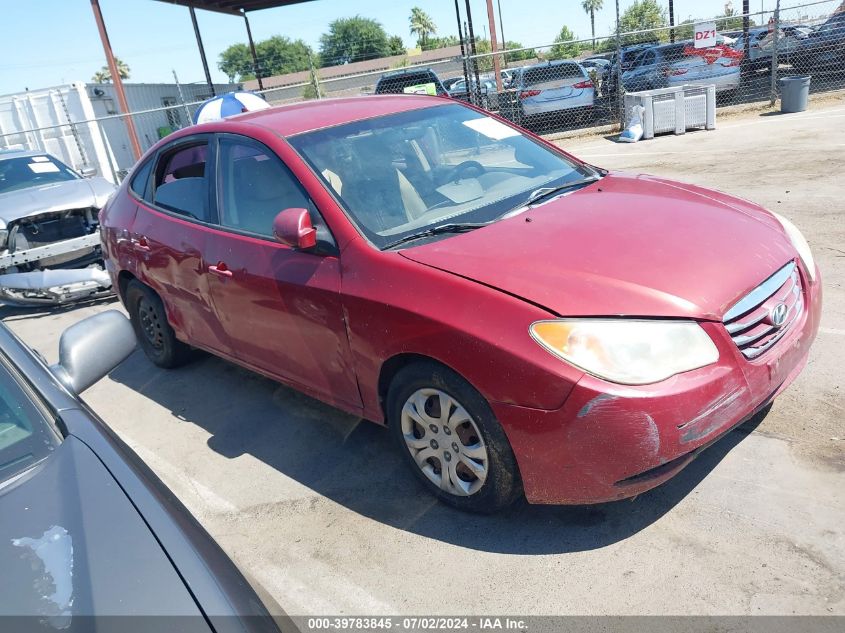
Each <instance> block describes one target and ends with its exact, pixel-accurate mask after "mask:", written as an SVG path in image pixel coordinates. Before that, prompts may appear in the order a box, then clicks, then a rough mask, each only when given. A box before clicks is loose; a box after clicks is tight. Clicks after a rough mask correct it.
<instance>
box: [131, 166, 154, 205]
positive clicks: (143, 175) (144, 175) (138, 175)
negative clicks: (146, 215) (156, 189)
mask: <svg viewBox="0 0 845 633" xmlns="http://www.w3.org/2000/svg"><path fill="white" fill-rule="evenodd" d="M152 170H153V161H152V159H151V160H148V161H147V162H146V163H144V164H143V165H141V166H140V167H138V169H136V170H135V173H134V174H133V175H132V180H131V181H130V182H129V188H130V189H131V190H132V191H134V192H135V195H137V196H138V197H139V198H141V199H142V200H144V199H146V198H145V196H146V194H147V186H148V184H149V182H150V172H151V171H152Z"/></svg>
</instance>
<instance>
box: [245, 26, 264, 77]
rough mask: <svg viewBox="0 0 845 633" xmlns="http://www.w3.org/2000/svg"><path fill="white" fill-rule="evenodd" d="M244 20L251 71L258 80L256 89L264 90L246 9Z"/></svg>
mask: <svg viewBox="0 0 845 633" xmlns="http://www.w3.org/2000/svg"><path fill="white" fill-rule="evenodd" d="M244 22H245V23H246V36H247V39H249V50H250V52H251V53H252V71H253V73H255V78H256V79H257V80H258V89H259V90H264V82H263V81H261V67H260V66H259V65H258V55H257V54H256V52H255V42H253V41H252V29H251V28H249V18H248V17H246V11H244Z"/></svg>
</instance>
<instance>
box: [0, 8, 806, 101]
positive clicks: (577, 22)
mask: <svg viewBox="0 0 845 633" xmlns="http://www.w3.org/2000/svg"><path fill="white" fill-rule="evenodd" d="M633 1H634V0H620V6H621V9H622V10H623V11H624V10H625V8H626V7H628V6H629V5H631V4H632V3H633ZM658 1H659V2H660V3H661V4H663V5H664V6H666V5H668V2H666V0H658ZM464 2H465V0H460V2H459V4H460V6H461V11H462V13H463V11H464ZM493 2H494V6H495V5H496V3H497V0H493ZM498 2H499V3H500V4H501V11H502V23H503V25H504V33H505V36H506V37H507V39H508V40H509V41H510V40H515V41H519V42H521V43H523V44H524V45H526V46H542V45H546V44H550V43H551V42H552V41H553V40H554V38H555V36H556V35H557V33H558V32H559V31H560V29H561V27H562V26H563V25H564V24H565V25H567V26H569V28H570V29H572V31H574V32H575V33H576V34H577V35H578V37H579V38H585V39H586V38H588V37H590V19H589V16H588V15H587V14H586V13H584V11H583V10H582V9H581V2H580V0H498ZM470 4H471V8H472V17H473V25H474V28H475V32H476V35H479V36H484V35H485V34H486V29H487V24H488V20H487V8H486V1H485V0H471V2H470ZM774 4H775V0H751V8H752V11H759V10H760V8H761V6H762V7H764V8H765V9H766V10H767V11H769V10H771V9H772V8H773V7H774ZM783 4H799V0H792V1H791V2H790V1H785V2H783ZM100 6H101V8H102V11H103V16H104V18H105V22H106V27H107V29H108V31H109V39H110V41H111V44H112V48H113V50H114V52H115V54H116V55H117V56H118V57H120V58H121V59H123V60H124V61H125V62H126V63H127V64H128V65H129V67H130V69H131V77H130V80H129V81H132V82H145V83H155V82H166V83H170V82H172V81H173V71H176V73H177V75H178V77H179V81H180V82H181V83H197V82H202V81H203V80H204V75H203V70H202V63H201V61H200V56H199V53H198V51H197V46H196V41H195V39H194V32H193V27H192V26H191V19H190V14H189V12H188V9H186V8H185V7H180V6H175V5H170V4H166V3H163V2H157V1H154V0H100ZM413 6H420V7H422V8H423V10H425V11H426V12H427V13H428V14H429V15H431V17H432V18H433V19H434V22H435V24H436V25H437V27H438V34H440V35H456V34H457V20H456V18H455V2H454V0H355V1H354V2H350V1H349V0H315V1H313V2H306V3H303V4H300V5H294V6H289V7H281V8H278V9H268V10H264V11H257V12H254V13H252V14H251V15H250V26H251V27H252V33H253V37H254V38H255V40H256V41H258V40H261V39H265V38H267V37H270V36H272V35H284V36H287V37H289V38H291V39H298V38H301V39H302V40H304V41H305V42H306V43H307V44H309V45H311V46H312V47H313V48H314V49H315V50H317V49H318V47H319V40H320V35H321V34H322V33H324V32H325V31H326V30H327V25H328V24H329V22H331V21H332V20H334V19H336V18H340V17H351V16H353V15H356V14H357V15H361V16H362V17H369V18H375V19H377V20H378V21H380V22H381V24H382V26H384V28H385V29H386V31H387V32H388V34H389V35H399V36H401V37H402V38H403V40H404V41H405V44H406V46H408V47H411V46H413V45H414V44H415V40H414V38H412V36H411V35H410V33H409V32H408V16H409V15H410V12H411V7H413ZM614 6H615V0H605V2H604V8H603V9H602V10H601V11H600V12H599V13H598V14H597V15H596V34H597V35H607V34H608V33H610V31H611V30H612V25H613V22H614V19H615V9H614ZM724 6H725V0H675V11H676V13H677V16H676V21H678V22H680V21H682V20H685V19H687V18H707V17H712V16H713V15H717V14H721V13H722V12H723V11H724ZM734 6H736V7H738V8H741V6H742V1H741V0H734ZM0 9H1V10H2V15H3V27H4V28H3V37H2V38H0V94H10V93H15V92H20V91H23V90H25V89H26V88H30V89H35V88H46V87H49V86H55V85H59V84H63V83H70V82H73V81H84V82H88V81H90V80H91V76H92V75H93V74H94V73H95V72H96V71H97V70H99V69H100V68H101V67H102V66H103V65H104V64H105V56H104V54H103V50H102V46H101V44H100V38H99V35H98V33H97V27H96V23H95V22H94V16H93V13H92V11H91V5H90V2H89V1H88V0H0ZM197 19H198V22H199V26H200V32H201V34H202V38H203V44H204V45H205V50H206V56H207V58H208V62H209V66H210V68H211V72H212V79H213V80H214V81H220V82H225V81H226V77H225V75H224V74H223V73H222V72H220V71H219V70H218V69H217V60H218V57H219V55H220V53H221V51H223V50H224V49H225V48H226V47H227V46H229V45H230V44H233V43H236V42H246V30H245V27H244V22H243V20H242V19H241V18H239V17H236V16H229V15H223V14H216V13H212V12H207V11H198V12H197ZM496 19H497V23H498V15H496Z"/></svg>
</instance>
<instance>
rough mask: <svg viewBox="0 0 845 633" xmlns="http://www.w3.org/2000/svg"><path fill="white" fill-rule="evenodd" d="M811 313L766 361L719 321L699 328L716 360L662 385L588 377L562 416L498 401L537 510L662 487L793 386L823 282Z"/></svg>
mask: <svg viewBox="0 0 845 633" xmlns="http://www.w3.org/2000/svg"><path fill="white" fill-rule="evenodd" d="M803 292H804V300H805V306H806V309H805V310H804V312H803V314H801V316H800V317H799V319H798V320H797V321H796V322H794V323H792V324H791V326H790V330H789V331H788V332H787V333H786V334H785V335H784V336H783V337H782V338H781V339H780V340H779V341H778V342H777V343H776V344H775V345H774V346H773V347H772V348H771V349H769V350H768V351H767V352H766V353H764V354H762V355H761V356H760V357H759V358H756V359H754V360H747V359H746V358H745V357H744V356H743V355H742V353H741V352H740V351H739V349H738V348H737V347H736V345H735V344H734V342H733V341H732V340H731V338H730V337H729V336H728V334H727V332H726V330H725V328H724V326H723V325H722V324H721V323H712V322H706V323H702V327H704V329H705V330H706V331H707V333H708V334H709V335H710V336H711V337H712V339H713V341H714V342H715V343H716V346H717V347H718V349H719V361H718V362H717V363H715V364H713V365H710V366H708V367H703V368H701V369H698V370H694V371H690V372H686V373H683V374H678V375H676V376H673V377H672V378H669V379H668V380H665V381H663V382H660V383H658V384H655V385H644V386H625V385H616V384H612V383H608V382H606V381H603V380H601V379H599V378H596V377H594V376H590V375H584V376H583V377H582V378H581V380H579V382H578V383H577V384H576V385H575V387H574V388H573V389H572V391H571V393H570V395H569V397H568V398H567V400H566V402H565V403H564V405H563V406H562V407H561V408H560V409H558V410H556V411H545V410H539V409H529V408H525V407H519V406H515V405H510V404H503V403H495V402H494V403H491V405H492V407H493V410H494V412H495V414H496V416H497V418H498V419H499V420H500V421H501V423H502V426H503V427H504V429H505V432H506V433H507V435H508V439H509V440H510V442H511V446H512V447H513V450H514V454H515V455H516V459H517V462H518V464H519V468H520V474H521V476H522V482H523V487H524V489H525V495H526V497H527V499H528V501H529V502H531V503H561V504H582V503H600V502H604V501H613V500H616V499H623V498H626V497H632V496H634V495H637V494H640V493H642V492H644V491H646V490H649V489H651V488H654V487H655V486H658V485H660V484H661V483H663V482H664V481H666V480H667V479H669V478H671V477H672V476H673V475H675V474H677V473H678V472H679V471H680V470H681V469H683V468H684V467H685V466H686V465H687V464H688V463H689V462H690V461H692V459H693V458H694V457H695V455H696V454H697V453H698V452H700V450H701V449H703V448H705V447H706V446H707V445H709V444H711V443H712V442H714V441H715V440H717V439H718V438H719V437H720V436H722V435H724V434H725V433H727V432H728V431H729V430H731V429H732V428H733V427H735V426H737V425H738V424H740V423H741V422H743V421H745V420H747V419H748V418H749V417H751V416H752V415H753V414H754V413H755V412H757V411H759V410H760V409H761V408H762V407H764V406H765V405H766V404H767V403H768V402H770V401H771V400H772V398H774V397H775V396H777V395H778V394H779V393H780V392H781V391H783V390H784V389H786V387H787V386H789V384H790V383H791V382H792V381H793V380H794V379H795V377H796V376H797V375H798V374H799V373H800V371H801V369H802V368H803V367H804V365H805V364H806V362H807V356H808V353H809V348H810V344H811V343H812V341H813V339H814V338H815V336H816V333H817V331H818V327H819V319H820V316H821V284H820V280H819V279H816V281H815V282H814V283H812V284H811V283H808V282H807V280H806V279H805V280H804V290H803Z"/></svg>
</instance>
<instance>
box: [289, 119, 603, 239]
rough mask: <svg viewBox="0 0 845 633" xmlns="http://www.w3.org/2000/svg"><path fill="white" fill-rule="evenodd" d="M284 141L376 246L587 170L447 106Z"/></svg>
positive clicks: (481, 213)
mask: <svg viewBox="0 0 845 633" xmlns="http://www.w3.org/2000/svg"><path fill="white" fill-rule="evenodd" d="M290 142H291V144H292V145H293V146H294V148H295V149H296V150H297V151H298V152H299V153H300V155H302V156H303V157H304V158H305V160H306V161H307V162H308V163H309V164H310V165H311V166H312V168H313V169H314V170H315V171H316V172H317V173H318V174H319V175H320V176H321V177H322V179H323V180H324V182H325V184H326V186H327V188H328V189H329V190H330V191H332V192H333V193H334V194H335V195H336V197H337V198H338V199H339V200H340V202H341V203H342V205H343V206H344V207H345V209H346V211H347V214H348V215H349V217H350V219H351V220H352V221H353V223H354V224H355V225H356V226H357V227H358V229H359V230H360V231H361V232H362V233H364V234H365V235H366V236H367V238H368V239H369V240H370V241H371V242H372V243H373V244H375V245H376V246H377V247H378V248H384V247H386V246H388V245H390V244H395V243H396V242H397V241H399V240H401V239H402V238H404V237H407V236H411V235H414V234H417V233H421V232H423V231H426V230H427V229H431V228H434V227H437V226H440V225H443V224H446V223H485V222H490V221H493V220H496V219H497V218H499V217H501V216H502V215H503V214H506V213H507V212H508V211H510V210H511V209H513V208H514V207H515V206H518V205H519V203H520V201H522V200H528V199H529V198H530V197H531V194H532V192H535V191H536V190H537V189H538V188H540V187H549V186H552V187H558V186H564V185H566V183H568V182H573V183H575V182H577V181H581V180H583V179H584V178H587V177H589V176H592V175H594V170H593V169H592V168H590V167H588V166H586V165H582V164H579V163H576V162H575V161H573V160H570V159H568V158H567V157H566V156H564V155H563V154H562V153H558V152H555V151H553V150H551V149H549V148H547V147H545V146H543V145H541V144H540V143H538V142H536V141H534V140H532V139H531V138H529V137H528V136H525V135H524V134H523V133H522V132H520V131H519V130H518V129H517V128H514V127H511V126H509V125H506V124H505V123H502V122H500V121H498V120H496V119H493V118H491V117H488V116H485V115H483V114H481V113H479V112H476V111H475V110H471V109H469V108H466V107H464V106H461V105H458V104H454V103H452V104H446V105H439V106H433V107H429V108H424V109H419V110H412V111H410V112H401V113H398V114H391V115H387V116H382V117H376V118H372V119H366V120H363V121H356V122H354V123H348V124H344V125H339V126H336V127H332V128H326V129H322V130H318V131H315V132H308V133H304V134H300V135H298V136H294V137H292V138H291V139H290Z"/></svg>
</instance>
